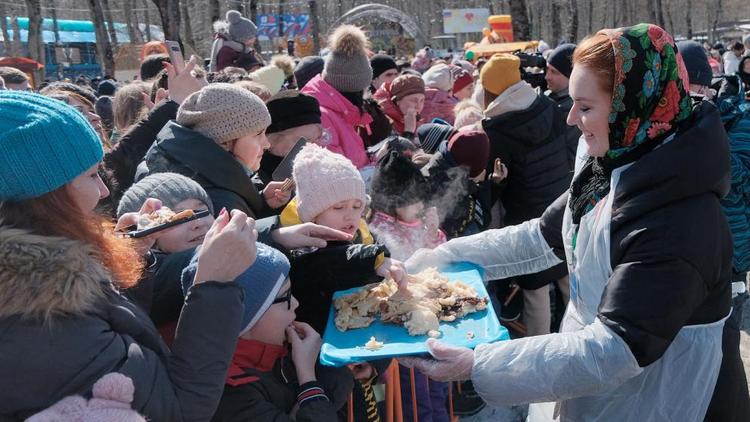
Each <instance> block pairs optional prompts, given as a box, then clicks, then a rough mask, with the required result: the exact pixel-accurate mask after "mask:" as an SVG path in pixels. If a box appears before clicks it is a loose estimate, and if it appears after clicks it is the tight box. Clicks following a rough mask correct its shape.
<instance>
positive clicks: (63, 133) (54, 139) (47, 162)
mask: <svg viewBox="0 0 750 422" xmlns="http://www.w3.org/2000/svg"><path fill="white" fill-rule="evenodd" d="M103 155H104V152H103V150H102V143H101V141H100V140H99V137H98V136H97V134H96V132H94V129H93V128H92V127H91V125H90V124H89V122H88V121H87V120H86V118H85V117H83V115H82V114H81V113H80V112H78V110H76V109H75V108H73V107H71V106H69V105H67V104H65V103H64V102H62V101H58V100H53V99H51V98H48V97H45V96H43V95H39V94H35V93H30V92H21V91H0V201H5V200H7V201H21V200H25V199H30V198H36V197H39V196H42V195H44V194H46V193H49V192H52V191H53V190H55V189H57V188H59V187H61V186H63V185H65V184H66V183H69V182H71V181H72V180H73V179H75V178H76V177H78V176H79V175H80V174H82V173H83V172H85V171H86V170H88V169H89V168H91V167H92V166H93V165H95V164H96V163H98V162H99V161H101V159H102V156H103Z"/></svg>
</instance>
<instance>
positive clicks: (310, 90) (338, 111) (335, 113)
mask: <svg viewBox="0 0 750 422" xmlns="http://www.w3.org/2000/svg"><path fill="white" fill-rule="evenodd" d="M302 92H304V93H305V94H309V95H312V96H313V97H315V98H316V99H317V100H318V102H319V103H320V120H321V124H322V125H323V127H324V128H326V130H328V133H329V135H330V138H329V140H328V142H327V144H326V145H322V146H324V147H326V148H327V149H329V150H331V151H333V152H336V153H339V154H341V155H343V156H344V157H346V158H348V159H349V160H351V162H352V163H354V165H355V166H356V167H357V168H358V169H361V168H362V167H366V166H368V165H371V164H372V162H371V161H370V158H369V157H368V156H367V151H366V150H365V143H364V142H363V141H362V138H360V137H359V135H358V134H357V131H356V129H355V128H356V127H357V126H368V125H369V124H370V123H372V117H370V115H369V114H367V113H364V112H360V111H359V110H358V109H357V107H356V106H355V105H354V104H352V103H351V102H349V100H347V99H346V98H345V97H344V96H343V95H341V93H340V92H338V91H336V89H335V88H333V87H332V86H331V85H329V84H328V83H327V82H326V81H324V80H323V78H322V77H321V76H320V75H318V76H316V77H314V78H312V79H311V80H310V82H308V83H307V84H306V85H305V87H304V88H302Z"/></svg>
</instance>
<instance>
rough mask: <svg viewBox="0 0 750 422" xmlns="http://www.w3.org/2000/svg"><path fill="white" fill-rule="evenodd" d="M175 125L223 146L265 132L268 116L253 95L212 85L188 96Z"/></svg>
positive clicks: (269, 121)
mask: <svg viewBox="0 0 750 422" xmlns="http://www.w3.org/2000/svg"><path fill="white" fill-rule="evenodd" d="M177 123H179V124H180V125H182V126H185V127H188V128H191V129H193V130H195V131H196V132H199V133H200V134H202V135H203V136H205V137H207V138H211V139H213V141H214V142H216V143H219V144H223V143H226V142H229V141H232V140H234V139H237V138H241V137H243V136H245V135H249V134H255V133H260V132H261V131H263V130H265V129H266V128H267V127H268V126H269V125H270V124H271V115H270V114H269V113H268V109H267V108H266V105H265V104H264V103H263V100H261V99H260V98H258V96H257V95H255V94H253V93H252V92H250V91H248V90H246V89H243V88H241V87H238V86H236V85H232V84H225V83H215V84H210V85H207V86H205V87H203V89H201V90H200V91H198V92H194V93H193V94H191V95H190V96H189V97H187V99H186V100H185V102H183V103H182V105H181V106H180V108H179V110H177Z"/></svg>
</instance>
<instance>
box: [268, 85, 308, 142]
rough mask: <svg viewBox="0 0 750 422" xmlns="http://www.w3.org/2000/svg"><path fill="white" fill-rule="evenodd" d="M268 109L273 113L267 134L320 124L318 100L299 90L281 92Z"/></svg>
mask: <svg viewBox="0 0 750 422" xmlns="http://www.w3.org/2000/svg"><path fill="white" fill-rule="evenodd" d="M266 107H268V112H269V113H271V126H268V129H266V133H275V132H281V131H282V130H286V129H291V128H295V127H299V126H303V125H310V124H315V123H320V103H318V100H316V99H315V97H312V96H310V95H306V94H302V93H300V92H299V91H297V90H287V91H282V92H280V93H279V94H277V95H276V96H275V97H272V98H271V99H270V100H268V102H267V103H266Z"/></svg>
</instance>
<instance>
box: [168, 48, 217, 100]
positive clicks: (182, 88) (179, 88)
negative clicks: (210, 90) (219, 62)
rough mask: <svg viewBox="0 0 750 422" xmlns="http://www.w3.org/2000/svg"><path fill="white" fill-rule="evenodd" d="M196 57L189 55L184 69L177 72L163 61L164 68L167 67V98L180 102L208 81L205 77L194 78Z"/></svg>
mask: <svg viewBox="0 0 750 422" xmlns="http://www.w3.org/2000/svg"><path fill="white" fill-rule="evenodd" d="M197 63H198V59H197V58H196V57H195V56H191V57H190V61H188V62H187V64H185V69H183V70H182V71H180V72H179V73H178V72H177V70H176V69H175V67H174V66H173V65H172V64H171V63H168V62H164V68H166V69H167V84H168V88H169V99H170V100H172V101H174V102H176V103H177V104H182V103H183V102H184V101H185V99H186V98H187V97H188V96H190V94H192V93H194V92H198V91H200V90H201V88H203V87H204V86H206V85H207V84H208V83H207V82H206V79H205V78H196V77H195V76H193V74H192V72H193V69H195V66H196V64H197Z"/></svg>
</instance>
